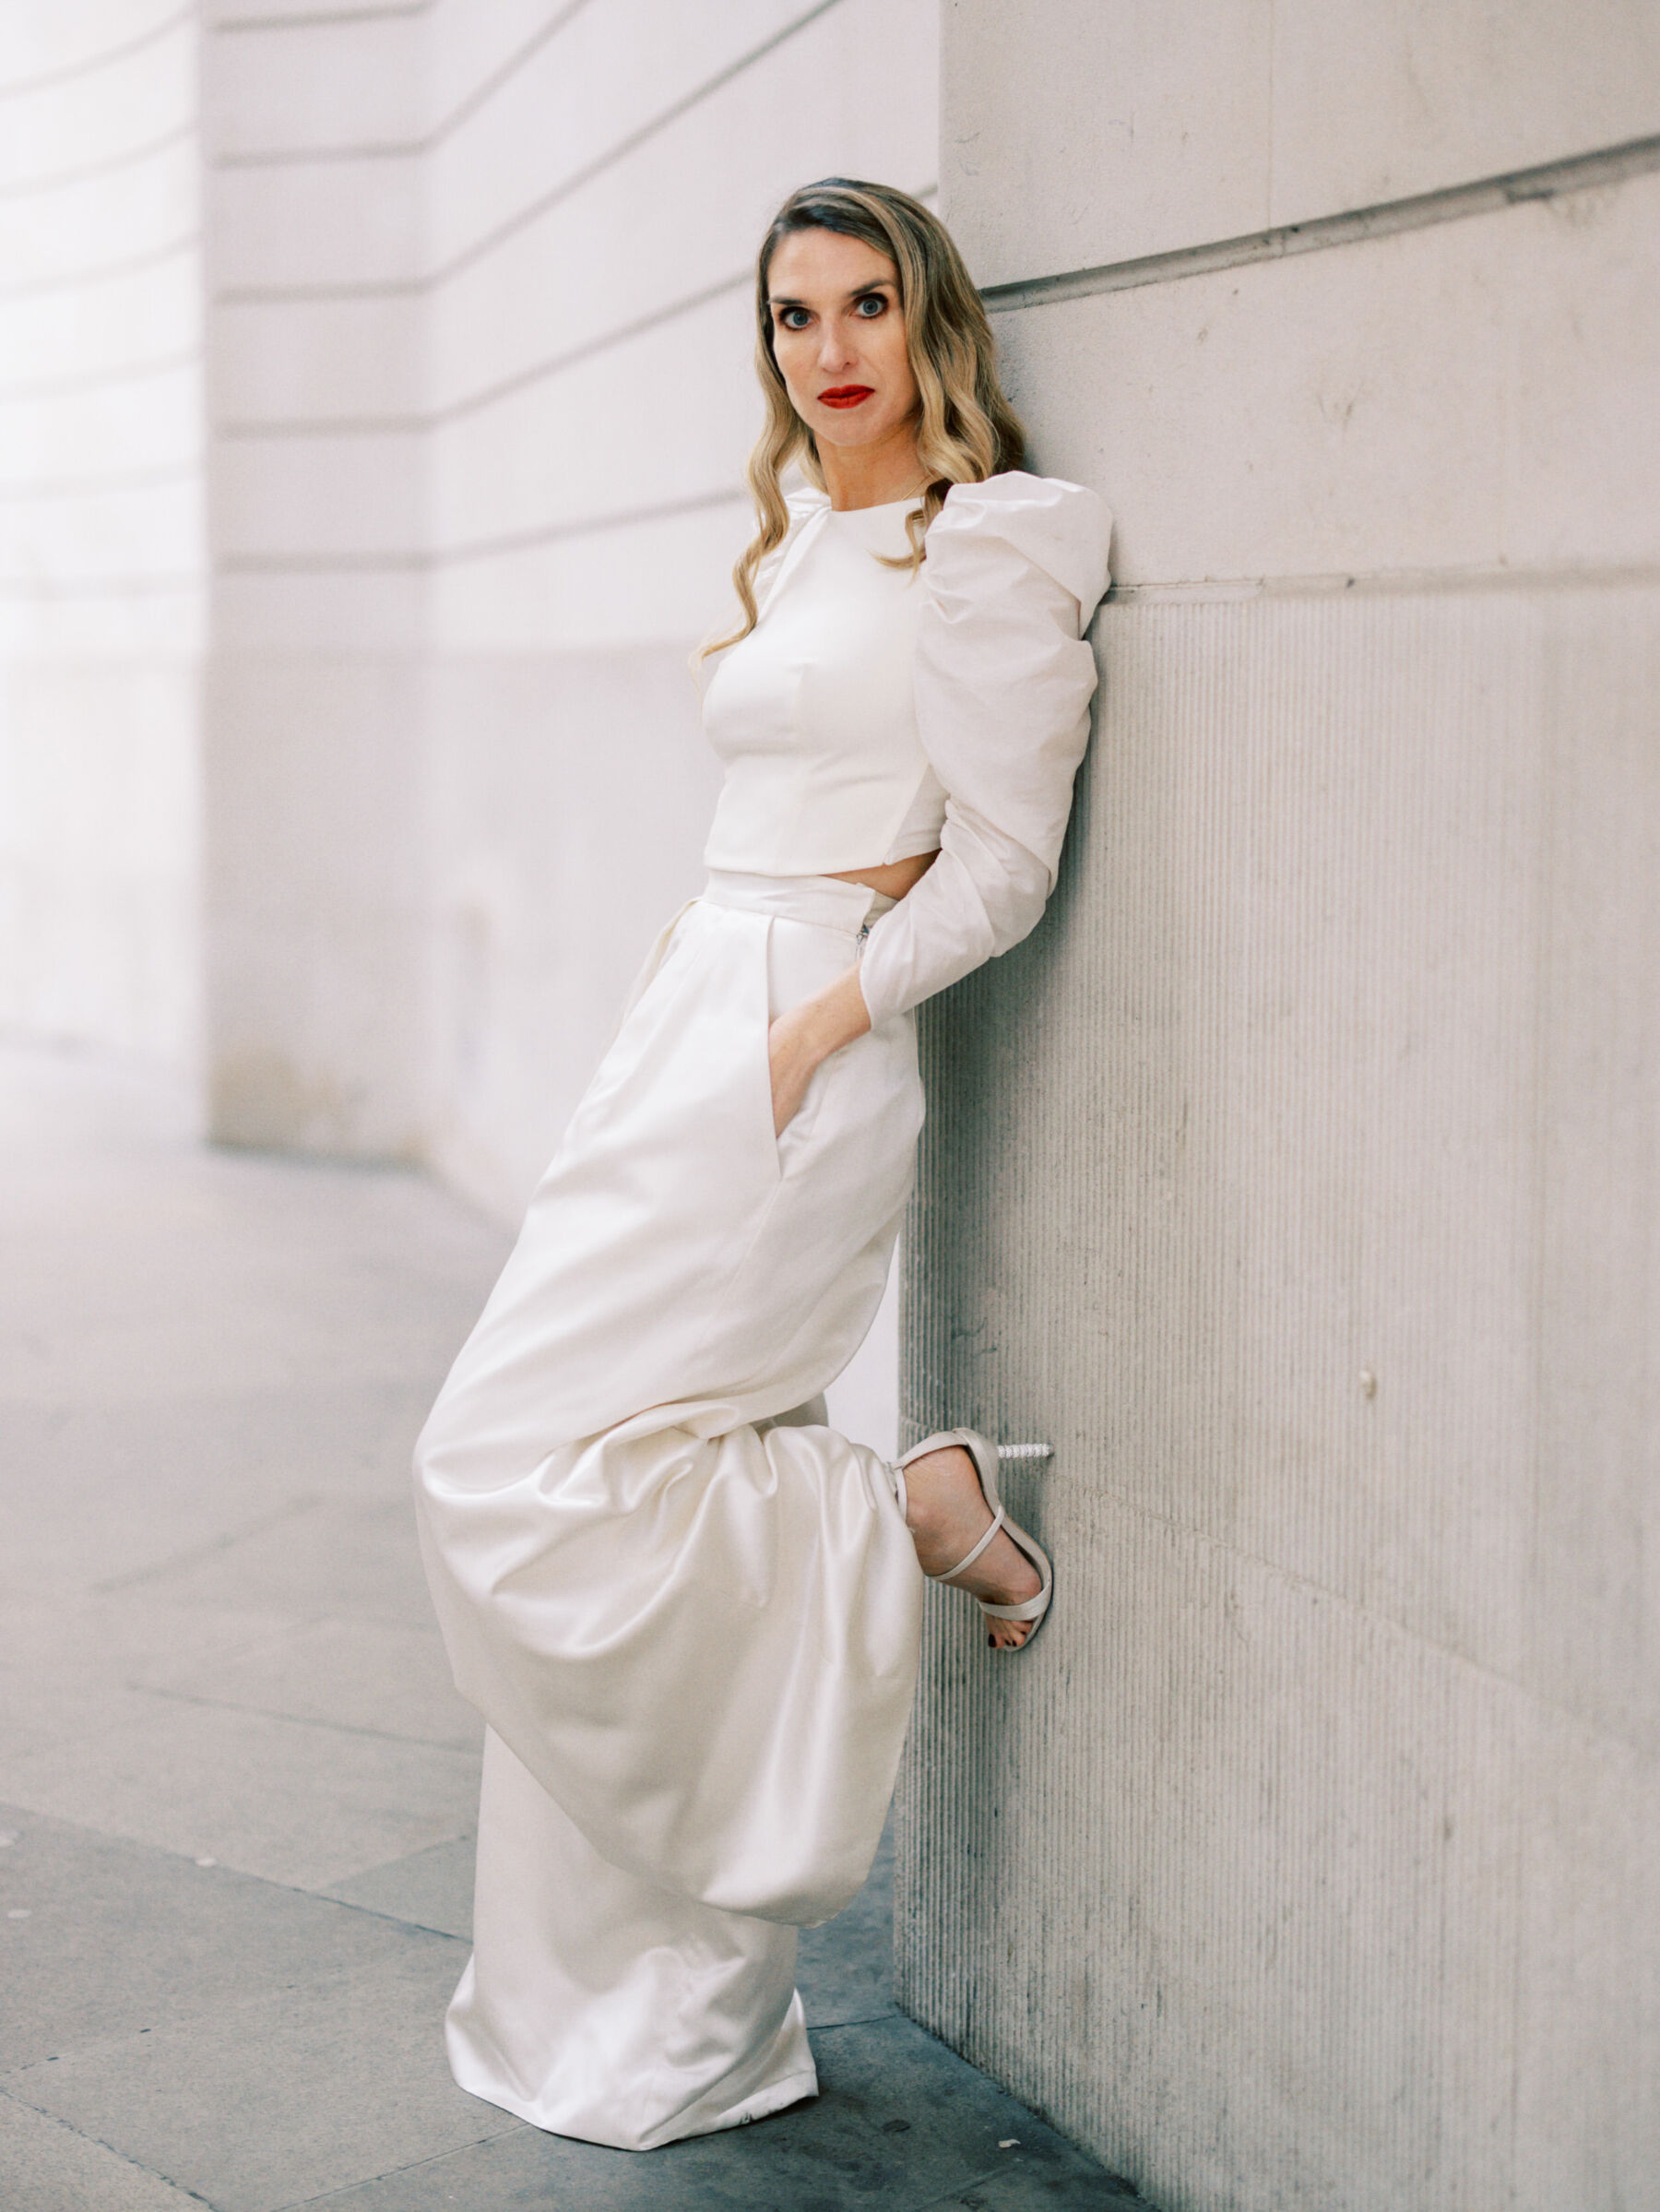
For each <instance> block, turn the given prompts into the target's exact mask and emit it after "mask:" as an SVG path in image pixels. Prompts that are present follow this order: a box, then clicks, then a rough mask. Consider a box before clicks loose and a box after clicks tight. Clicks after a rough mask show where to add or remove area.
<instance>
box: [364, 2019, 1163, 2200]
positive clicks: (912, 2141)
mask: <svg viewBox="0 0 1660 2212" xmlns="http://www.w3.org/2000/svg"><path fill="white" fill-rule="evenodd" d="M813 2053H814V2056H815V2058H816V2060H817V2063H818V2067H819V2077H820V2094H819V2096H818V2097H816V2098H815V2099H812V2100H811V2101H810V2102H808V2103H805V2104H801V2105H796V2106H793V2107H792V2108H791V2109H790V2110H789V2111H786V2112H780V2113H778V2114H777V2115H776V2116H775V2117H773V2118H772V2119H769V2120H763V2121H758V2122H756V2123H754V2124H753V2126H750V2127H744V2128H734V2129H729V2130H727V2131H726V2132H724V2133H723V2134H720V2135H701V2136H696V2137H694V2139H693V2140H691V2141H690V2142H686V2143H673V2144H670V2146H669V2147H667V2149H664V2150H658V2151H650V2152H647V2153H646V2154H645V2155H643V2156H642V2155H639V2154H635V2153H631V2152H628V2151H614V2150H602V2149H600V2148H599V2147H598V2146H596V2145H592V2144H584V2143H575V2142H572V2141H570V2140H568V2139H567V2138H564V2137H561V2136H557V2135H540V2134H539V2133H538V2132H537V2131H536V2130H535V2129H533V2128H525V2129H522V2130H520V2131H519V2132H518V2133H516V2134H515V2135H504V2136H499V2137H497V2138H496V2139H494V2140H493V2141H491V2142H488V2143H482V2144H480V2145H477V2146H475V2147H472V2148H470V2149H468V2150H465V2151H460V2152H457V2153H454V2154H453V2155H451V2156H450V2157H448V2158H439V2159H435V2160H434V2161H433V2163H432V2164H431V2165H429V2166H426V2167H423V2168H421V2169H420V2170H414V2171H400V2172H398V2173H397V2174H396V2175H391V2176H388V2177H386V2178H385V2179H384V2180H382V2181H378V2182H369V2183H367V2184H365V2185H364V2186H362V2187H361V2188H358V2189H353V2190H350V2191H349V2192H347V2193H346V2194H343V2195H341V2196H340V2197H338V2198H337V2199H336V2200H335V2207H332V2208H331V2212H437V2207H439V2206H468V2207H480V2206H491V2207H492V2212H494V2208H496V2207H500V2208H501V2212H507V2207H509V2206H512V2207H518V2206H526V2207H528V2206H539V2207H540V2206H548V2205H550V2204H553V2205H567V2204H568V2205H572V2206H575V2205H580V2206H582V2208H583V2212H782V2208H783V2207H788V2212H849V2208H850V2207H855V2206H867V2205H868V2206H880V2207H881V2212H925V2208H927V2207H931V2206H952V2207H955V2206H971V2207H984V2208H985V2212H1096V2208H1097V2207H1099V2208H1100V2212H1133V2207H1134V2206H1136V2204H1137V2203H1138V2201H1139V2200H1138V2199H1137V2198H1136V2196H1135V2194H1134V2190H1133V2188H1132V2186H1131V2185H1130V2184H1129V2183H1128V2182H1125V2181H1123V2180H1121V2179H1120V2178H1118V2177H1115V2176H1113V2175H1110V2174H1108V2173H1106V2172H1104V2171H1103V2170H1101V2168H1099V2167H1098V2166H1096V2165H1095V2164H1094V2163H1093V2162H1092V2161H1091V2160H1089V2159H1088V2158H1085V2157H1084V2156H1083V2155H1082V2153H1080V2152H1078V2151H1076V2150H1074V2149H1073V2147H1071V2145H1070V2144H1068V2143H1066V2142H1065V2141H1064V2140H1063V2139H1062V2138H1061V2136H1059V2135H1056V2134H1055V2133H1054V2132H1053V2130H1052V2129H1050V2128H1048V2127H1046V2126H1045V2125H1044V2124H1043V2123H1042V2122H1041V2121H1039V2120H1037V2119H1035V2118H1034V2117H1033V2115H1032V2114H1031V2113H1029V2112H1026V2111H1022V2110H1021V2109H1020V2108H1019V2107H1018V2106H1017V2105H1015V2104H1014V2102H1013V2101H1012V2100H1011V2099H1008V2098H1006V2097H1004V2096H1003V2095H1002V2092H1001V2091H999V2090H997V2089H994V2088H993V2087H991V2085H990V2083H989V2082H988V2081H987V2080H986V2078H985V2076H984V2075H979V2074H977V2073H975V2071H974V2070H973V2068H972V2067H970V2066H966V2065H965V2064H964V2063H963V2061H962V2060H961V2059H959V2058H956V2057H954V2055H953V2054H952V2053H951V2052H950V2051H947V2050H946V2049H945V2047H944V2045H943V2044H942V2043H936V2042H935V2041H934V2040H933V2038H932V2037H931V2036H929V2035H925V2034H923V2032H922V2030H921V2029H920V2028H916V2027H913V2026H912V2024H911V2023H910V2021H908V2020H902V2019H899V2018H897V2017H895V2018H893V2019H890V2020H885V2021H881V2022H878V2023H875V2024H873V2025H871V2026H867V2027H863V2028H841V2029H832V2030H821V2031H819V2032H818V2033H817V2034H815V2035H814V2037H813Z"/></svg>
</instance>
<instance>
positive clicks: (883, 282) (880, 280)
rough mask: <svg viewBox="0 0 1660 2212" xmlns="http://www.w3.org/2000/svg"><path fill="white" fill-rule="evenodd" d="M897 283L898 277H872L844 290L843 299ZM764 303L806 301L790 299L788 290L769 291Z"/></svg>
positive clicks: (798, 303) (894, 286)
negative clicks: (850, 289) (850, 288)
mask: <svg viewBox="0 0 1660 2212" xmlns="http://www.w3.org/2000/svg"><path fill="white" fill-rule="evenodd" d="M898 284H899V279H897V278H896V277H873V278H872V279H871V281H870V283H868V284H856V285H855V286H854V287H853V289H852V291H849V292H844V293H843V295H842V297H843V299H844V300H862V299H864V298H865V297H866V295H867V294H868V293H870V292H872V291H897V290H898ZM766 304H767V305H768V306H769V307H805V306H806V305H807V304H808V303H807V302H806V301H805V300H795V299H791V298H790V296H789V294H788V292H782V291H769V292H768V293H767V295H766Z"/></svg>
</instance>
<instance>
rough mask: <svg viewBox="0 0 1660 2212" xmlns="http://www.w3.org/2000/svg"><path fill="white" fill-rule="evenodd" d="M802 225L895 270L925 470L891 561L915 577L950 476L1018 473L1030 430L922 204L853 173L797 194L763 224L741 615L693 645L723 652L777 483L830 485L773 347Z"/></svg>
mask: <svg viewBox="0 0 1660 2212" xmlns="http://www.w3.org/2000/svg"><path fill="white" fill-rule="evenodd" d="M797 231H836V232H839V233H840V234H841V235H842V236H843V237H844V238H857V239H859V240H860V241H861V242H862V243H863V244H866V245H869V246H873V247H874V248H875V250H876V251H877V253H879V254H883V255H885V256H886V257H887V258H888V259H889V260H890V261H891V262H892V263H893V264H894V267H895V268H896V269H897V270H898V272H899V304H900V310H901V313H902V314H903V315H904V318H905V342H906V347H907V351H908V353H909V355H910V366H911V374H912V375H913V376H914V377H915V378H916V380H917V391H918V394H919V398H920V400H921V419H920V421H919V424H918V428H917V452H918V455H919V458H920V460H921V463H922V468H923V471H924V474H925V477H926V486H925V489H924V491H923V494H922V503H921V505H919V507H918V508H917V509H916V510H915V512H914V513H913V514H911V515H908V516H907V517H906V526H905V527H906V533H907V536H908V538H909V539H910V544H911V550H910V553H909V555H908V557H907V556H906V555H904V554H901V555H899V556H898V558H897V559H896V560H895V561H892V562H889V563H888V565H889V566H893V567H908V568H909V569H910V570H911V572H912V574H913V575H914V574H915V572H916V571H917V569H918V568H919V567H920V566H921V565H922V562H923V560H924V559H925V558H926V547H925V544H924V540H925V538H926V536H927V532H928V526H929V524H930V523H931V521H932V520H933V518H934V517H935V516H936V515H937V514H938V513H939V511H940V509H941V507H942V506H943V505H944V504H945V494H947V493H948V492H949V491H950V489H951V487H952V485H953V484H978V483H983V482H985V480H986V478H987V477H989V476H995V475H997V474H999V472H1000V471H1001V470H1004V469H1017V468H1018V467H1019V466H1020V463H1021V461H1022V459H1023V458H1024V456H1025V452H1026V433H1025V431H1024V430H1023V429H1022V427H1021V424H1020V418H1019V417H1018V416H1017V415H1016V414H1015V412H1014V409H1013V408H1012V407H1011V406H1010V405H1009V402H1008V400H1007V399H1006V398H1004V397H1003V391H1002V385H1001V384H999V382H998V380H997V360H996V350H995V348H994V346H993V344H992V339H991V326H990V322H989V321H988V320H987V317H986V310H985V308H984V306H983V305H982V303H981V301H980V296H979V293H978V291H976V290H975V287H974V280H973V279H972V278H971V277H970V276H969V274H968V271H967V269H966V268H965V266H964V263H963V256H961V255H960V254H959V253H958V252H957V250H956V246H955V244H954V242H953V240H952V236H951V233H950V232H949V231H947V230H946V228H945V226H944V224H943V222H941V220H939V218H938V216H936V215H931V214H930V212H929V210H928V209H927V208H925V207H923V206H922V204H921V202H920V201H919V200H914V199H912V198H911V196H910V195H909V194H908V193H906V192H896V191H895V189H894V187H893V186H892V185H891V184H864V183H861V182H860V180H859V179H857V178H852V177H823V178H821V179H820V180H819V182H818V183H817V184H803V185H801V186H800V189H799V190H797V191H795V192H792V193H791V194H790V196H789V197H788V199H787V200H786V201H785V202H784V205H783V206H782V207H781V208H779V209H778V212H777V214H776V215H775V216H774V217H773V219H772V221H771V223H770V224H769V225H768V227H767V232H766V236H765V238H764V239H763V240H762V242H761V252H760V255H759V256H758V258H757V260H756V264H755V323H756V336H755V374H756V375H757V376H759V378H760V379H761V389H762V391H763V393H764V394H765V398H766V422H765V428H764V429H763V431H762V433H761V435H760V437H759V439H757V441H756V444H755V449H754V451H753V453H752V454H751V455H750V459H749V471H748V473H749V487H750V491H751V493H752V494H753V498H754V502H755V518H756V524H757V528H756V530H755V535H754V536H753V538H752V539H751V541H750V542H749V544H748V545H747V546H746V547H745V548H744V550H743V552H742V553H741V555H740V557H739V559H738V562H737V565H736V566H735V567H734V568H733V570H732V586H733V589H735V590H736V592H737V594H738V600H739V604H740V605H741V607H742V609H743V619H742V621H741V623H740V624H739V625H738V627H737V628H736V629H735V630H733V631H731V632H730V633H729V635H728V636H723V637H717V638H715V639H712V640H711V641H710V643H708V644H707V645H705V646H704V647H702V648H700V650H699V653H698V658H699V659H700V660H701V659H702V658H703V657H704V656H705V654H708V653H718V652H723V651H724V650H725V649H726V648H727V647H728V646H731V645H736V644H738V643H739V641H740V640H741V638H744V637H747V636H749V634H750V632H751V631H752V630H753V628H754V626H755V623H756V619H757V610H756V605H755V574H756V571H757V570H758V569H759V567H760V565H761V564H762V562H763V561H765V558H766V556H767V554H768V553H772V552H774V551H775V550H776V548H777V547H778V546H779V545H781V544H782V543H783V541H784V536H785V533H786V531H787V530H788V528H789V510H788V506H787V505H785V500H784V493H783V489H782V487H781V485H780V483H779V482H778V479H779V477H780V475H781V474H782V473H783V471H784V470H786V469H788V468H789V467H790V466H791V465H792V464H793V465H794V466H795V467H797V468H799V469H800V471H801V473H802V475H803V476H805V477H806V478H807V480H808V482H810V483H813V484H816V485H817V487H818V489H819V490H820V491H821V492H822V491H824V471H823V470H822V469H821V468H820V466H819V457H818V444H817V441H816V440H815V438H814V437H813V434H812V432H811V431H810V430H809V429H808V427H807V425H806V423H805V422H802V420H801V418H800V415H798V414H797V412H796V410H795V409H794V407H793V406H792V405H791V404H790V398H789V393H788V390H787V388H786V387H785V383H784V378H783V376H782V375H780V373H779V370H778V363H777V356H776V355H775V353H774V351H773V319H772V308H771V305H770V303H769V301H768V298H767V277H768V272H769V270H770V269H771V267H772V258H773V256H774V254H775V253H776V252H777V249H778V245H779V244H780V242H781V241H782V240H783V239H786V238H788V237H789V236H790V235H791V233H792V232H797Z"/></svg>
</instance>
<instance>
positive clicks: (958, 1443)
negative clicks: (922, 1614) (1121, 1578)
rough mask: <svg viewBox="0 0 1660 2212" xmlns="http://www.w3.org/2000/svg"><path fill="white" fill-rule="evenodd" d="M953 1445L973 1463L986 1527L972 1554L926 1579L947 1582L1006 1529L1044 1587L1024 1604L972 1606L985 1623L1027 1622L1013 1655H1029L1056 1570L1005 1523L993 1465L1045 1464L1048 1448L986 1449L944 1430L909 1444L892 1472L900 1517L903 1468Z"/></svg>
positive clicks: (962, 1433) (982, 1601) (1015, 1525)
mask: <svg viewBox="0 0 1660 2212" xmlns="http://www.w3.org/2000/svg"><path fill="white" fill-rule="evenodd" d="M953 1447H955V1448H956V1449H958V1450H961V1451H965V1452H966V1453H967V1455H968V1457H970V1458H971V1459H972V1460H973V1462H974V1468H975V1472H976V1473H977V1474H978V1477H979V1486H980V1494H981V1495H982V1496H983V1497H984V1499H985V1501H986V1503H987V1504H988V1505H989V1506H990V1508H991V1526H990V1528H988V1529H987V1530H986V1532H985V1534H984V1535H983V1536H982V1537H981V1538H980V1540H979V1541H978V1543H977V1544H976V1545H975V1546H974V1548H973V1550H972V1551H970V1552H965V1553H964V1555H963V1557H962V1558H961V1559H959V1560H958V1561H957V1563H956V1564H955V1566H954V1567H948V1568H947V1569H946V1571H945V1573H944V1574H943V1575H931V1576H929V1577H928V1579H929V1580H930V1581H931V1582H949V1581H950V1580H951V1579H952V1577H953V1576H955V1575H960V1574H961V1573H962V1572H963V1570H964V1568H965V1567H971V1566H972V1565H973V1564H974V1563H975V1561H976V1560H977V1559H978V1557H979V1555H980V1553H981V1552H983V1551H984V1550H985V1549H986V1547H987V1545H988V1544H989V1543H990V1541H991V1540H992V1538H993V1537H994V1536H995V1535H996V1534H997V1532H998V1530H999V1529H1000V1528H1003V1529H1006V1530H1007V1531H1008V1534H1009V1538H1010V1540H1011V1541H1012V1542H1013V1544H1014V1549H1015V1550H1016V1551H1017V1552H1022V1553H1024V1555H1025V1556H1026V1559H1028V1560H1029V1561H1030V1562H1031V1564H1032V1565H1033V1566H1035V1567H1036V1568H1037V1575H1038V1579H1039V1581H1040V1582H1041V1584H1042V1586H1043V1587H1042V1588H1040V1589H1039V1590H1038V1592H1037V1596H1036V1597H1035V1598H1027V1599H1025V1600H1023V1601H1022V1602H1021V1603H1020V1604H1018V1605H993V1604H992V1603H991V1602H990V1600H989V1599H986V1598H977V1599H976V1600H975V1603H976V1604H977V1605H978V1607H979V1609H980V1611H981V1612H983V1613H984V1614H985V1616H986V1618H987V1619H988V1620H989V1621H1029V1622H1030V1623H1032V1633H1031V1635H1029V1636H1027V1637H1026V1642H1025V1643H1024V1644H1017V1645H1015V1646H1014V1649H1015V1650H1017V1651H1026V1650H1029V1649H1030V1647H1031V1646H1032V1645H1033V1644H1034V1643H1035V1642H1036V1641H1037V1631H1038V1629H1039V1628H1041V1627H1042V1625H1043V1621H1044V1616H1045V1615H1046V1614H1047V1613H1048V1611H1049V1600H1050V1599H1051V1598H1052V1597H1053V1596H1054V1594H1055V1570H1054V1568H1053V1567H1052V1566H1051V1565H1050V1564H1049V1553H1048V1552H1046V1551H1045V1550H1044V1548H1043V1546H1042V1545H1041V1544H1040V1543H1039V1542H1038V1541H1037V1538H1036V1537H1035V1536H1030V1535H1028V1534H1027V1533H1026V1530H1025V1529H1024V1528H1022V1527H1021V1526H1020V1524H1019V1522H1018V1521H1012V1520H1011V1519H1010V1518H1009V1516H1008V1512H1007V1510H1006V1509H1005V1507H1004V1505H1003V1503H1002V1499H1001V1498H1000V1497H999V1496H998V1494H997V1463H998V1461H999V1459H1047V1458H1048V1457H1049V1448H1050V1447H1049V1445H1047V1444H1003V1445H994V1444H990V1443H989V1442H988V1441H987V1439H986V1438H985V1437H984V1436H982V1435H981V1434H980V1433H979V1432H978V1429H943V1430H941V1432H940V1433H939V1434H938V1435H937V1436H925V1437H924V1438H923V1439H922V1441H921V1443H920V1444H914V1445H912V1446H911V1448H910V1450H909V1451H908V1452H907V1453H906V1454H905V1456H904V1457H903V1458H902V1459H900V1460H898V1461H897V1462H896V1464H895V1468H894V1493H895V1496H896V1497H897V1499H898V1501H899V1512H900V1516H901V1517H902V1518H904V1517H906V1508H907V1503H908V1501H907V1496H906V1490H905V1469H907V1467H908V1466H909V1465H910V1463H911V1461H912V1460H913V1459H923V1458H926V1457H927V1456H928V1454H929V1453H930V1452H944V1451H949V1450H951V1449H952V1448H953ZM1005 1648H1007V1647H1005Z"/></svg>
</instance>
